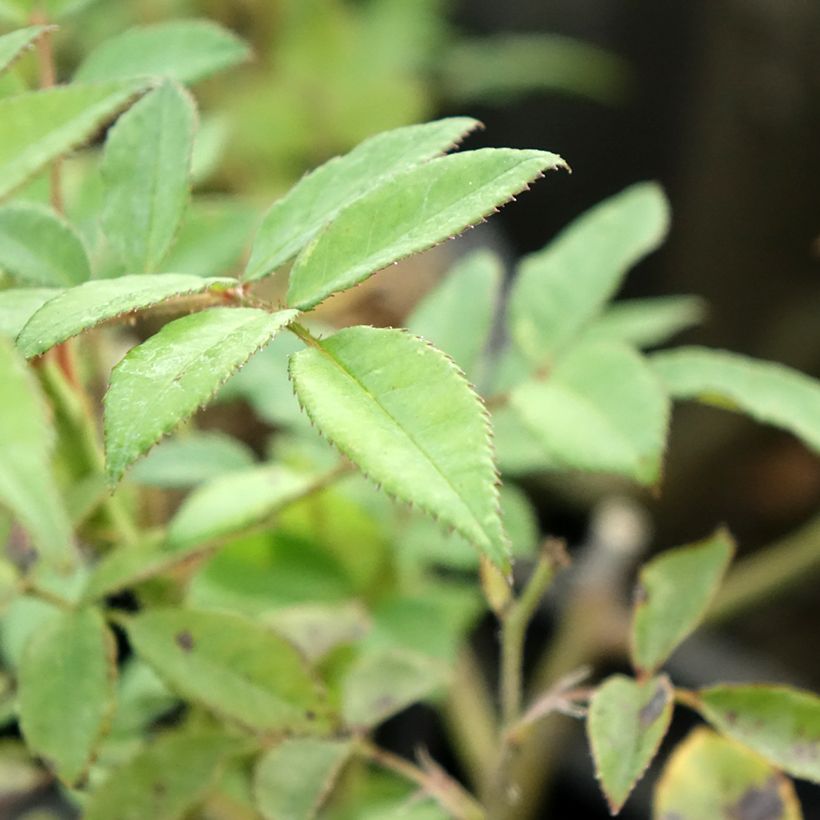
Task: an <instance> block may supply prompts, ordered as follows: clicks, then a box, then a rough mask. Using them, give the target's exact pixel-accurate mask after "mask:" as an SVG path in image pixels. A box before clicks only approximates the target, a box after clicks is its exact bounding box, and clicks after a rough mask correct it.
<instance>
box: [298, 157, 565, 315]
mask: <svg viewBox="0 0 820 820" xmlns="http://www.w3.org/2000/svg"><path fill="white" fill-rule="evenodd" d="M560 167H564V162H563V160H562V159H561V158H560V157H559V156H557V155H556V154H550V153H547V152H546V151H517V150H514V149H512V148H484V149H481V150H478V151H467V152H465V153H463V154H452V155H450V156H446V157H439V158H438V159H434V160H431V161H430V162H428V163H425V164H424V165H419V166H416V167H414V168H410V169H408V170H405V171H402V172H401V173H399V174H396V175H395V176H393V177H391V178H390V179H388V180H387V181H386V182H384V183H383V184H382V185H380V186H379V187H378V188H375V189H373V190H371V191H369V192H368V193H366V194H365V195H364V196H362V197H360V198H359V199H357V200H356V201H355V202H353V204H351V205H349V206H348V207H347V208H345V209H344V210H343V211H341V212H340V213H339V215H338V216H337V217H336V218H335V219H334V220H333V222H331V223H330V224H329V225H328V226H327V228H325V229H324V231H322V232H321V233H320V234H319V235H318V236H317V237H316V239H315V240H314V241H313V242H311V244H310V245H308V247H307V248H306V249H305V250H304V252H303V253H302V254H301V255H300V256H299V257H298V258H297V260H296V262H295V263H294V265H293V269H292V270H291V273H290V286H289V288H288V304H289V305H291V306H292V307H298V308H299V309H302V310H306V309H308V308H312V307H314V306H315V305H317V304H319V302H321V301H322V300H323V299H326V298H327V297H328V296H330V295H331V294H333V293H337V292H338V291H342V290H347V289H348V288H351V287H353V286H354V285H356V284H358V283H359V282H361V281H363V280H364V279H366V278H367V277H368V276H370V275H371V274H373V273H375V272H376V271H378V270H380V269H381V268H384V267H387V266H388V265H390V264H391V263H393V262H398V261H399V260H400V259H403V258H404V257H406V256H410V255H411V254H414V253H417V252H419V251H423V250H425V249H426V248H430V247H432V246H433V245H436V244H438V243H439V242H442V241H444V240H445V239H449V238H450V237H452V236H454V235H455V234H457V233H460V232H461V231H463V230H464V229H465V228H468V227H470V226H471V225H475V224H476V223H477V222H481V221H482V220H483V219H484V217H486V216H488V215H489V214H491V213H493V212H494V211H495V210H496V208H498V207H499V206H501V205H503V204H504V203H506V202H507V201H509V200H510V199H512V198H513V197H514V196H515V195H516V194H517V193H519V192H521V191H523V190H524V189H526V188H527V187H528V186H529V184H530V183H531V182H532V181H533V180H535V179H537V178H538V177H540V176H541V175H542V174H543V173H544V172H545V171H548V170H550V169H554V168H560Z"/></svg>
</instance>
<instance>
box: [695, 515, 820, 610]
mask: <svg viewBox="0 0 820 820" xmlns="http://www.w3.org/2000/svg"><path fill="white" fill-rule="evenodd" d="M818 575H820V517H817V518H814V519H812V520H811V521H810V522H809V523H808V524H806V525H805V526H804V527H802V528H801V529H799V530H797V532H794V533H792V534H791V535H789V536H787V537H786V538H784V539H782V540H781V541H778V542H776V543H775V544H772V545H771V546H769V547H766V548H764V549H762V550H760V551H758V552H757V553H755V554H754V555H751V556H749V557H748V558H744V559H743V560H741V561H739V562H738V564H737V566H736V567H735V568H734V569H733V570H732V571H731V572H730V573H729V576H728V577H727V579H726V581H725V583H724V584H723V587H722V588H721V590H720V592H719V593H718V595H717V597H716V599H715V601H714V603H713V604H712V606H711V608H710V610H709V613H708V615H707V616H706V620H707V622H710V623H716V622H720V621H726V620H729V619H731V618H735V617H737V616H738V615H742V614H743V613H744V612H748V611H749V610H751V609H754V608H755V607H757V606H758V605H760V604H763V603H766V602H768V601H770V600H771V599H772V598H773V597H775V596H778V595H782V594H783V593H784V592H788V591H789V590H791V589H793V588H795V587H797V586H798V585H801V584H805V583H809V582H811V581H812V580H813V579H815V578H816V577H817V576H818Z"/></svg>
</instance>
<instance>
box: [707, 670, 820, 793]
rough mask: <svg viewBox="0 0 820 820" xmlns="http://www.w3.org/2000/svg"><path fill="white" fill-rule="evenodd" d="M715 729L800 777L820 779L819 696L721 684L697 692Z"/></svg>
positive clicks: (794, 690)
mask: <svg viewBox="0 0 820 820" xmlns="http://www.w3.org/2000/svg"><path fill="white" fill-rule="evenodd" d="M697 709H698V711H699V712H700V713H701V714H702V715H703V717H704V718H706V720H708V721H709V722H710V723H711V724H712V725H713V726H714V727H715V728H716V729H718V730H719V731H720V732H721V733H722V734H724V735H726V736H728V737H730V738H732V739H733V740H736V741H738V743H742V744H743V745H744V746H748V747H749V748H750V749H754V750H755V751H756V752H757V753H758V754H760V755H762V756H763V757H765V758H766V760H768V761H769V762H770V763H773V764H774V765H775V766H777V767H778V768H781V769H783V770H784V771H786V772H788V773H789V774H792V775H794V776H795V777H802V778H804V779H805V780H812V781H814V782H815V783H820V698H818V697H817V696H816V695H814V694H812V693H810V692H804V691H801V690H799V689H792V688H790V687H788V686H763V685H746V686H731V685H728V684H727V685H720V686H712V687H710V688H708V689H702V690H701V691H700V692H698V693H697Z"/></svg>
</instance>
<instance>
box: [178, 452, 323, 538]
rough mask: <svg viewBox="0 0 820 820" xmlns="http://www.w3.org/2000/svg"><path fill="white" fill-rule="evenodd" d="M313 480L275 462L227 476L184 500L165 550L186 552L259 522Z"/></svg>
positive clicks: (284, 504) (227, 474)
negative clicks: (187, 549)
mask: <svg viewBox="0 0 820 820" xmlns="http://www.w3.org/2000/svg"><path fill="white" fill-rule="evenodd" d="M315 481H316V478H315V476H312V475H310V474H307V473H296V472H294V471H293V470H289V469H288V468H286V467H281V466H279V465H278V464H265V465H260V466H257V467H251V468H249V469H245V470H238V471H236V472H232V473H226V474H224V475H222V476H220V477H219V478H216V479H214V480H213V481H210V482H208V483H207V484H205V485H203V486H202V487H200V488H198V489H197V490H194V492H193V493H191V495H189V496H188V498H186V499H185V502H184V503H183V504H182V506H181V507H180V509H179V511H178V512H177V514H176V515H175V516H174V517H173V519H172V520H171V523H170V524H169V526H168V548H169V549H171V550H180V549H186V548H190V547H192V546H196V545H197V544H200V545H201V544H205V543H208V542H213V541H214V540H216V539H219V538H224V537H225V536H228V535H232V534H233V533H238V532H242V531H243V530H247V529H248V528H250V527H253V526H255V525H259V524H262V523H264V522H265V521H268V520H269V519H270V517H271V516H272V515H273V514H274V513H275V512H276V511H277V510H280V509H281V508H282V507H284V506H286V505H287V504H289V503H291V502H292V501H294V500H295V499H297V498H300V497H301V496H303V495H304V494H305V493H306V492H307V491H308V490H309V489H310V487H312V486H313V485H314V483H315Z"/></svg>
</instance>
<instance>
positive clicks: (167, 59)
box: [74, 20, 250, 83]
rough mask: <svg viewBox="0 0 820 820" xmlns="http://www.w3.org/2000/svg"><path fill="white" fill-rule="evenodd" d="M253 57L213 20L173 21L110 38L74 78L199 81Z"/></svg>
mask: <svg viewBox="0 0 820 820" xmlns="http://www.w3.org/2000/svg"><path fill="white" fill-rule="evenodd" d="M249 57H250V50H249V49H248V46H247V45H246V44H245V43H244V42H242V40H240V39H239V38H238V37H237V36H236V35H234V34H233V33H231V32H230V31H228V30H227V29H224V28H222V26H219V25H217V24H216V23H213V22H211V21H209V20H173V21H170V22H164V23H156V24H154V25H150V26H138V27H136V28H131V29H128V31H124V32H123V33H122V34H119V35H117V36H115V37H109V38H108V39H107V40H105V42H103V43H102V44H101V45H99V46H98V47H97V48H96V49H95V50H94V51H92V52H91V54H89V55H88V57H86V59H85V61H84V62H83V63H82V65H81V66H80V67H79V68H78V69H77V73H76V74H75V76H74V79H75V81H82V82H88V81H90V80H91V81H93V80H104V79H106V80H108V79H115V78H123V79H125V78H128V77H141V76H146V75H150V76H154V77H168V78H170V79H172V80H177V81H178V82H181V83H195V82H198V81H199V80H202V79H204V78H205V77H208V76H210V75H211V74H215V73H217V72H218V71H223V70H225V69H227V68H231V67H232V66H235V65H238V64H239V63H243V62H245V60H247V59H248V58H249Z"/></svg>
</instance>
